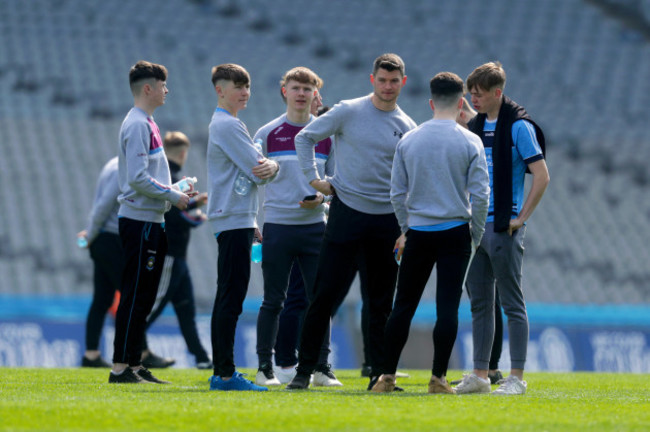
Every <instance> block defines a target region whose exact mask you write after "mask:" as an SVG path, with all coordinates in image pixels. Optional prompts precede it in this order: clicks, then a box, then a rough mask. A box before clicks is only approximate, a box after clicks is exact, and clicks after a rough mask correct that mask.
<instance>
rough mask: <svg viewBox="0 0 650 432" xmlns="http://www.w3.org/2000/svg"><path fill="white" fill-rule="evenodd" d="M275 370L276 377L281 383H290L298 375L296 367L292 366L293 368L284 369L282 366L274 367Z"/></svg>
mask: <svg viewBox="0 0 650 432" xmlns="http://www.w3.org/2000/svg"><path fill="white" fill-rule="evenodd" d="M273 372H274V373H275V377H276V378H277V379H278V381H280V384H289V383H290V382H291V380H292V379H293V377H295V376H296V373H297V372H296V368H295V367H292V368H291V369H284V368H281V367H277V366H276V367H274V368H273Z"/></svg>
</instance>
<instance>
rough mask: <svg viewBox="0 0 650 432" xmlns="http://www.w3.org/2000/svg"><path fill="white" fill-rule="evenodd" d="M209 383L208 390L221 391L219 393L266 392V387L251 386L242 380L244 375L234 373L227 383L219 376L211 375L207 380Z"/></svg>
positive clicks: (244, 379) (251, 384)
mask: <svg viewBox="0 0 650 432" xmlns="http://www.w3.org/2000/svg"><path fill="white" fill-rule="evenodd" d="M208 381H209V382H210V390H221V391H231V390H233V391H268V390H269V389H268V388H266V387H261V386H258V385H255V384H253V383H252V382H250V381H248V380H247V379H246V378H244V374H242V373H240V372H237V371H235V373H234V374H232V378H230V379H229V380H228V381H224V380H222V379H221V377H220V376H215V375H212V376H211V377H210V379H209V380H208Z"/></svg>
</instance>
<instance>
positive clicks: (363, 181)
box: [295, 95, 416, 214]
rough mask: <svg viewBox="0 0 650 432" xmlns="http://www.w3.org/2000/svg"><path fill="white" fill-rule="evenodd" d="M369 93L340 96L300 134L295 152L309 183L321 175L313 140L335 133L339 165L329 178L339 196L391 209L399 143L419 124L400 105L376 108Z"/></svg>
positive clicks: (355, 204) (357, 204)
mask: <svg viewBox="0 0 650 432" xmlns="http://www.w3.org/2000/svg"><path fill="white" fill-rule="evenodd" d="M370 97H371V96H370V95H368V96H364V97H361V98H357V99H352V100H346V101H342V102H340V103H338V104H336V105H334V107H333V108H332V109H331V110H329V111H327V112H326V113H325V114H323V115H322V116H320V117H318V118H316V119H315V120H314V121H312V122H311V123H309V124H308V125H307V126H306V127H305V128H304V129H303V130H302V131H301V132H300V133H299V134H298V135H297V136H296V139H295V141H296V152H297V154H298V160H299V161H300V167H301V169H302V171H303V173H304V174H305V176H306V177H307V182H310V181H312V180H314V179H318V178H320V175H319V174H318V169H317V165H316V160H315V157H314V145H315V144H316V143H317V142H319V141H320V140H322V139H325V138H327V137H329V136H333V137H334V145H333V152H334V163H335V165H336V169H335V172H334V176H333V177H332V178H331V179H329V178H328V179H327V180H329V181H330V182H331V184H332V186H334V189H335V190H336V195H337V197H338V198H339V199H340V200H341V201H343V203H345V204H346V205H347V206H349V207H351V208H353V209H355V210H357V211H360V212H363V213H369V214H388V213H392V212H393V207H392V206H391V203H390V173H391V167H392V164H393V155H394V154H395V146H396V145H397V142H398V141H399V140H400V138H401V137H402V136H403V135H404V134H405V133H406V132H408V131H409V130H411V129H413V128H415V126H416V124H415V122H414V121H413V120H412V119H411V118H410V117H409V116H408V115H406V114H405V113H404V112H403V111H402V110H401V109H400V108H399V107H396V108H395V109H394V110H393V111H381V110H379V109H377V108H375V106H374V105H373V104H372V101H371V99H370Z"/></svg>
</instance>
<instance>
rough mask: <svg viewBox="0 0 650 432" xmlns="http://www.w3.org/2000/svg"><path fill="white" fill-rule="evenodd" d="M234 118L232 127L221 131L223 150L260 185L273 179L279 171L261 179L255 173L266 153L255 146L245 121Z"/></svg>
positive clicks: (247, 175)
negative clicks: (254, 169)
mask: <svg viewBox="0 0 650 432" xmlns="http://www.w3.org/2000/svg"><path fill="white" fill-rule="evenodd" d="M232 120H233V121H232V122H231V125H232V127H228V128H224V130H223V131H222V132H221V140H220V143H222V145H221V150H222V151H223V152H224V154H225V155H226V157H227V158H228V159H230V160H231V161H232V163H233V164H235V166H237V168H239V169H240V170H241V171H242V172H243V173H244V174H245V175H246V177H248V178H249V179H250V180H251V181H253V182H255V183H257V184H258V185H263V184H266V183H268V182H270V181H273V180H274V179H275V178H276V176H277V175H278V173H277V172H276V173H275V174H274V175H273V176H272V177H269V178H267V179H261V178H259V177H257V176H256V175H254V174H253V168H254V167H255V166H257V164H258V162H259V161H261V160H262V159H264V155H263V154H262V153H260V152H259V151H257V149H256V148H255V145H254V144H253V140H252V138H251V136H250V134H249V133H248V130H247V129H246V126H244V123H243V122H242V121H240V120H239V119H236V118H233V119H232ZM225 144H227V145H225ZM278 171H279V170H278Z"/></svg>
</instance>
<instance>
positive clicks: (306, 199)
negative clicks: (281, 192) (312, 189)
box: [302, 195, 316, 201]
mask: <svg viewBox="0 0 650 432" xmlns="http://www.w3.org/2000/svg"><path fill="white" fill-rule="evenodd" d="M315 199H316V195H307V196H306V197H304V198H303V199H302V200H303V201H313V200H315Z"/></svg>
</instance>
